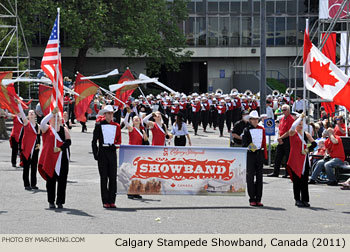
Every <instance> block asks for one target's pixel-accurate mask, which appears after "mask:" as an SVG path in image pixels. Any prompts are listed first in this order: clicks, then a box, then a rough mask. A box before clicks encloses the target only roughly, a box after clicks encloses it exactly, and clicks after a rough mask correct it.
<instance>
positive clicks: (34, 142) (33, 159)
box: [15, 99, 40, 190]
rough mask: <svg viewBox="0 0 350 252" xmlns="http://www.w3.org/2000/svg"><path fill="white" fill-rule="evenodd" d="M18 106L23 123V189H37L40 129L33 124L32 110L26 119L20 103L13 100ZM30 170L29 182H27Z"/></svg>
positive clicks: (33, 115)
mask: <svg viewBox="0 0 350 252" xmlns="http://www.w3.org/2000/svg"><path fill="white" fill-rule="evenodd" d="M15 102H16V103H17V104H18V109H19V112H20V117H21V119H22V121H23V138H22V148H21V149H22V152H21V155H22V160H23V182H24V189H26V190H32V189H38V187H37V186H36V183H37V179H36V172H37V169H38V155H39V149H40V128H39V125H38V124H37V123H36V122H35V112H34V110H29V112H28V119H27V117H26V115H25V114H24V112H23V108H22V105H21V103H20V102H19V101H18V100H17V99H15ZM29 169H30V181H29Z"/></svg>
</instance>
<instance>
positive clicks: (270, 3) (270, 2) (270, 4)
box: [266, 0, 275, 15]
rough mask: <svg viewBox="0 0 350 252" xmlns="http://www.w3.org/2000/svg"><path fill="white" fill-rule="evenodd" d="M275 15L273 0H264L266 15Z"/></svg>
mask: <svg viewBox="0 0 350 252" xmlns="http://www.w3.org/2000/svg"><path fill="white" fill-rule="evenodd" d="M272 14H275V0H266V15H272Z"/></svg>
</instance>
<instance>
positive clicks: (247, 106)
mask: <svg viewBox="0 0 350 252" xmlns="http://www.w3.org/2000/svg"><path fill="white" fill-rule="evenodd" d="M241 105H242V106H243V109H244V110H248V109H249V104H248V102H247V101H243V102H242V103H241Z"/></svg>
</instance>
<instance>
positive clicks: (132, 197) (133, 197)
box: [128, 194, 142, 199]
mask: <svg viewBox="0 0 350 252" xmlns="http://www.w3.org/2000/svg"><path fill="white" fill-rule="evenodd" d="M128 199H142V196H141V195H138V194H128Z"/></svg>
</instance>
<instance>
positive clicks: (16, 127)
mask: <svg viewBox="0 0 350 252" xmlns="http://www.w3.org/2000/svg"><path fill="white" fill-rule="evenodd" d="M22 128H23V123H22V120H21V119H20V118H19V117H18V116H15V117H13V128H12V131H11V137H14V138H15V140H16V142H19V136H20V135H21V131H22Z"/></svg>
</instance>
